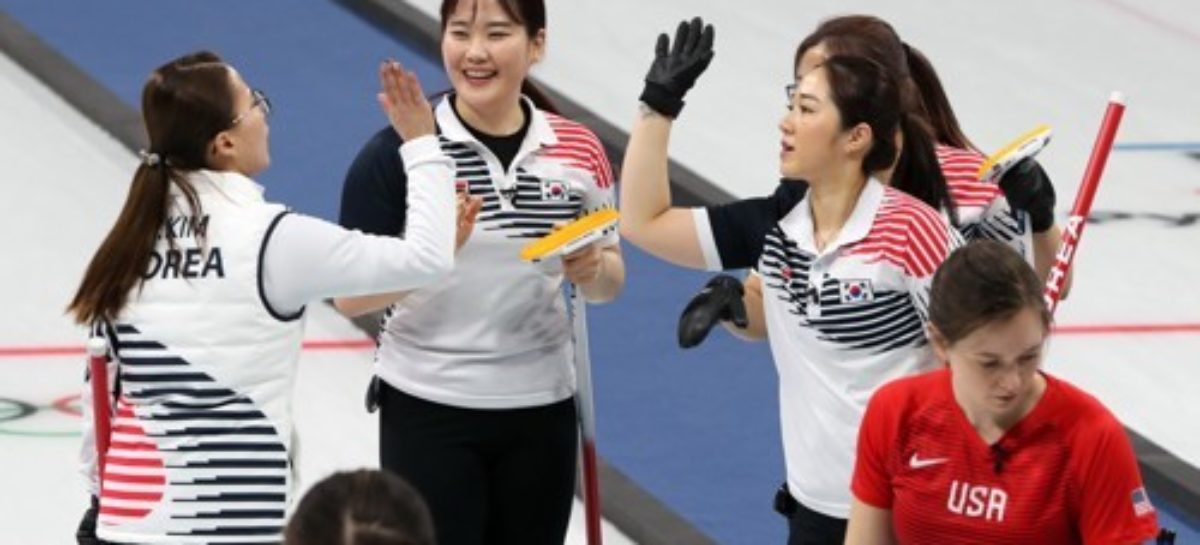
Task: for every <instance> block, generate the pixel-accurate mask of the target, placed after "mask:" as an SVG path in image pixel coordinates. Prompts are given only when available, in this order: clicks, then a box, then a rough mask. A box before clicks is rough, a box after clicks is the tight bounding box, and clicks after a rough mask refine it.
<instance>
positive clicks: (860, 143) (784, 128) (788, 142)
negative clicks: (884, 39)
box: [779, 55, 900, 185]
mask: <svg viewBox="0 0 1200 545" xmlns="http://www.w3.org/2000/svg"><path fill="white" fill-rule="evenodd" d="M791 94H792V96H791V106H790V107H789V109H788V112H787V114H785V115H784V117H783V120H782V121H780V123H779V128H780V131H781V132H782V133H783V150H782V153H781V154H780V172H781V174H782V175H783V176H784V177H786V178H802V179H805V180H808V181H809V183H811V184H814V185H816V184H821V183H828V182H826V180H831V179H833V178H834V177H836V176H838V174H839V173H840V172H843V171H846V169H848V168H852V169H853V170H854V171H856V172H857V173H858V174H861V175H862V176H863V177H864V178H865V177H867V176H870V175H872V174H873V173H875V172H878V171H880V170H883V169H886V168H888V167H889V166H890V165H891V164H892V162H893V161H894V160H895V157H896V143H895V140H894V139H893V138H892V136H891V135H892V134H894V133H895V132H896V124H897V123H898V119H899V111H900V109H899V102H900V97H899V91H898V90H897V88H896V79H895V78H894V77H893V76H892V75H891V74H890V73H888V72H887V71H886V70H885V69H884V67H883V66H881V65H880V64H879V63H876V62H875V61H872V60H870V59H867V58H864V57H851V56H845V55H835V56H832V57H829V58H826V59H825V61H824V62H822V63H821V64H820V65H817V66H816V67H815V68H813V69H812V70H809V71H808V73H806V74H804V77H802V78H800V81H799V82H798V83H797V84H796V87H795V90H794V91H793V92H792V93H791Z"/></svg>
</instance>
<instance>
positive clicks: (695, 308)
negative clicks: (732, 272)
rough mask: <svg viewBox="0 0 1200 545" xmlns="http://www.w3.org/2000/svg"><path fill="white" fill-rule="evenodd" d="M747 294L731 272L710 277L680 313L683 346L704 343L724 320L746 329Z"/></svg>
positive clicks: (689, 346)
mask: <svg viewBox="0 0 1200 545" xmlns="http://www.w3.org/2000/svg"><path fill="white" fill-rule="evenodd" d="M743 293H745V290H744V289H743V288H742V283H741V281H739V280H738V279H736V278H734V277H732V276H729V275H727V274H721V275H717V276H716V277H714V278H713V279H712V280H709V281H708V284H705V285H704V289H703V290H701V291H700V293H698V294H696V296H695V297H693V298H692V300H691V301H689V302H688V304H687V307H686V308H684V309H683V314H681V315H680V316H679V346H680V347H683V348H691V347H693V346H696V345H698V344H700V343H701V342H702V341H704V338H705V337H707V336H708V331H709V330H710V329H712V327H713V326H714V325H716V323H717V322H718V321H721V320H724V321H731V322H733V325H736V326H738V327H740V328H745V327H746V326H747V325H748V324H749V322H747V321H746V304H745V303H743V302H742V294H743Z"/></svg>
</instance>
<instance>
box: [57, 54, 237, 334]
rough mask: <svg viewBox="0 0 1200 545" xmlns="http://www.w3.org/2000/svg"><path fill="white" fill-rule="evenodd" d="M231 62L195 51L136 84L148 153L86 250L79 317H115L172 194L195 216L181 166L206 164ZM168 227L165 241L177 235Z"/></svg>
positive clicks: (228, 103) (224, 114)
mask: <svg viewBox="0 0 1200 545" xmlns="http://www.w3.org/2000/svg"><path fill="white" fill-rule="evenodd" d="M230 73H231V72H230V67H229V66H228V65H226V64H225V63H224V62H223V61H222V60H221V58H220V57H219V56H217V55H216V54H215V53H212V52H209V51H197V52H195V53H190V54H187V55H184V56H182V57H179V58H177V59H175V60H172V61H171V62H168V63H167V64H164V65H163V66H160V67H158V69H156V70H155V71H154V72H153V73H151V74H150V78H149V79H148V80H147V81H146V84H145V85H144V86H143V87H142V118H143V121H145V125H146V134H147V135H148V136H149V141H150V150H151V153H148V154H144V155H143V158H142V164H141V165H139V166H138V169H137V171H136V172H134V174H133V182H132V183H131V184H130V185H129V194H128V195H127V196H126V197H125V204H124V206H122V208H121V213H120V215H119V216H117V221H116V223H115V224H114V225H113V227H112V229H111V230H110V231H109V232H108V235H107V236H105V237H104V242H102V243H101V244H100V247H99V248H98V249H97V250H96V253H95V255H93V256H92V260H91V262H90V263H89V264H88V267H87V271H86V272H85V273H84V275H83V280H82V281H81V282H80V283H79V288H78V289H77V290H76V291H75V297H74V298H73V299H71V304H69V305H67V312H68V313H69V314H72V315H73V317H74V318H75V321H76V322H77V323H80V324H91V323H94V322H96V321H98V320H106V321H112V320H115V319H116V317H117V315H118V314H119V313H120V312H121V309H123V308H125V304H126V303H127V302H128V300H129V296H130V292H131V291H132V290H133V289H134V288H135V287H136V288H140V287H141V283H142V281H143V280H144V279H145V274H146V270H147V268H148V266H149V264H150V257H151V254H152V252H153V251H154V246H155V244H156V243H157V241H158V236H159V233H160V230H162V228H163V225H164V224H165V223H166V221H167V216H168V214H169V213H170V211H171V208H172V207H173V206H176V203H175V202H174V200H175V197H174V196H173V192H172V191H171V186H172V184H173V185H174V186H175V187H176V188H177V189H178V191H179V192H180V193H182V194H183V197H184V200H185V201H186V202H187V205H188V208H189V210H190V211H191V212H192V213H193V215H195V216H200V215H202V214H203V211H202V210H201V209H200V199H199V197H197V195H196V190H195V188H193V187H192V185H191V183H190V182H188V181H187V178H186V177H185V176H184V175H183V172H184V171H191V170H198V169H202V168H207V167H208V165H207V156H206V150H207V147H208V143H209V142H211V141H212V139H213V138H214V137H215V136H216V135H217V134H218V133H220V132H221V131H223V130H225V129H227V128H229V127H230V126H231V123H232V121H231V120H232V119H233V118H234V114H233V91H232V87H231V83H230ZM165 234H166V235H167V244H168V245H170V247H171V248H174V247H175V241H174V240H173V239H172V237H171V236H169V233H165ZM202 237H203V235H202V234H201V235H200V237H199V238H200V240H199V242H200V243H201V244H203V243H204V240H203V238H202Z"/></svg>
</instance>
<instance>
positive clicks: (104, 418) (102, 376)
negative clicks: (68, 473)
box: [87, 337, 112, 476]
mask: <svg viewBox="0 0 1200 545" xmlns="http://www.w3.org/2000/svg"><path fill="white" fill-rule="evenodd" d="M87 351H88V370H89V372H90V373H91V376H92V380H91V382H92V423H93V426H94V428H93V431H94V434H95V441H96V468H97V470H98V475H101V476H103V475H104V459H105V458H106V457H107V456H108V443H109V439H110V438H111V437H112V408H111V407H110V405H109V396H111V395H112V394H111V393H109V390H108V342H107V341H105V340H104V339H102V338H100V337H92V338H91V339H88V343H87Z"/></svg>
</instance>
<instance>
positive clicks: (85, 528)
mask: <svg viewBox="0 0 1200 545" xmlns="http://www.w3.org/2000/svg"><path fill="white" fill-rule="evenodd" d="M99 510H100V500H99V499H97V498H96V496H92V502H91V504H90V506H89V507H88V509H87V511H84V512H83V519H82V520H80V521H79V528H78V529H77V530H75V542H76V543H78V544H79V545H98V544H99V543H101V541H100V539H99V538H97V537H96V517H97V515H98V514H99Z"/></svg>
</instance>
